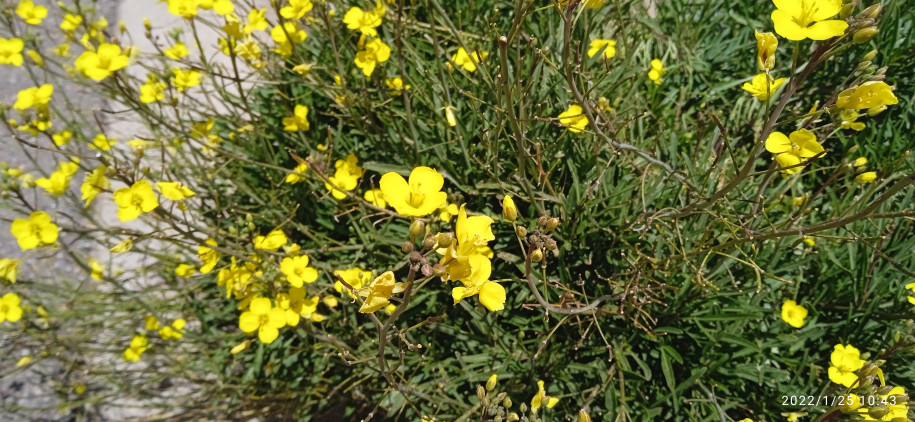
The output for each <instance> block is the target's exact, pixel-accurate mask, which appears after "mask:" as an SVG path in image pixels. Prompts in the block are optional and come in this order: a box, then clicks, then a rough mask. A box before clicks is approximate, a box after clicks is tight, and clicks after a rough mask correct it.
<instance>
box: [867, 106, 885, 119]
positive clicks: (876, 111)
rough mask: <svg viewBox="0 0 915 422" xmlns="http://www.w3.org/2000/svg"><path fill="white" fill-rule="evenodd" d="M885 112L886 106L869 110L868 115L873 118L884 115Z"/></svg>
mask: <svg viewBox="0 0 915 422" xmlns="http://www.w3.org/2000/svg"><path fill="white" fill-rule="evenodd" d="M883 110H886V106H885V105H879V106H877V107H872V108H869V109H867V115H868V116H872V117H873V116H876V115H878V114H880V113H883Z"/></svg>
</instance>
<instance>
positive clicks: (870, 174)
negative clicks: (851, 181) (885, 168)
mask: <svg viewBox="0 0 915 422" xmlns="http://www.w3.org/2000/svg"><path fill="white" fill-rule="evenodd" d="M874 180H877V172H875V171H866V172H864V173H861V174H859V175H857V176H855V182H858V183H862V184H863V183H870V182H873V181H874Z"/></svg>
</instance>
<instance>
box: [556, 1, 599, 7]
mask: <svg viewBox="0 0 915 422" xmlns="http://www.w3.org/2000/svg"><path fill="white" fill-rule="evenodd" d="M570 1H571V0H559V4H561V5H563V6H567V5H568V4H569V2H570ZM606 3H607V0H583V1H582V2H581V3H580V4H581V5H582V6H584V7H585V8H587V9H597V8H600V7H602V6H603V5H604V4H606Z"/></svg>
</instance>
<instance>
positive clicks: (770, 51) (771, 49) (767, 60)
mask: <svg viewBox="0 0 915 422" xmlns="http://www.w3.org/2000/svg"><path fill="white" fill-rule="evenodd" d="M754 32H755V33H756V49H757V53H756V64H758V65H759V70H771V69H772V68H773V67H775V50H776V49H777V48H778V39H777V38H775V35H774V34H772V33H771V32H759V31H754Z"/></svg>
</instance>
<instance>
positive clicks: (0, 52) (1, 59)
mask: <svg viewBox="0 0 915 422" xmlns="http://www.w3.org/2000/svg"><path fill="white" fill-rule="evenodd" d="M24 47H25V44H24V43H23V42H22V40H21V39H19V38H10V39H6V38H0V64H11V65H13V66H22V49H23V48H24Z"/></svg>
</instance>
